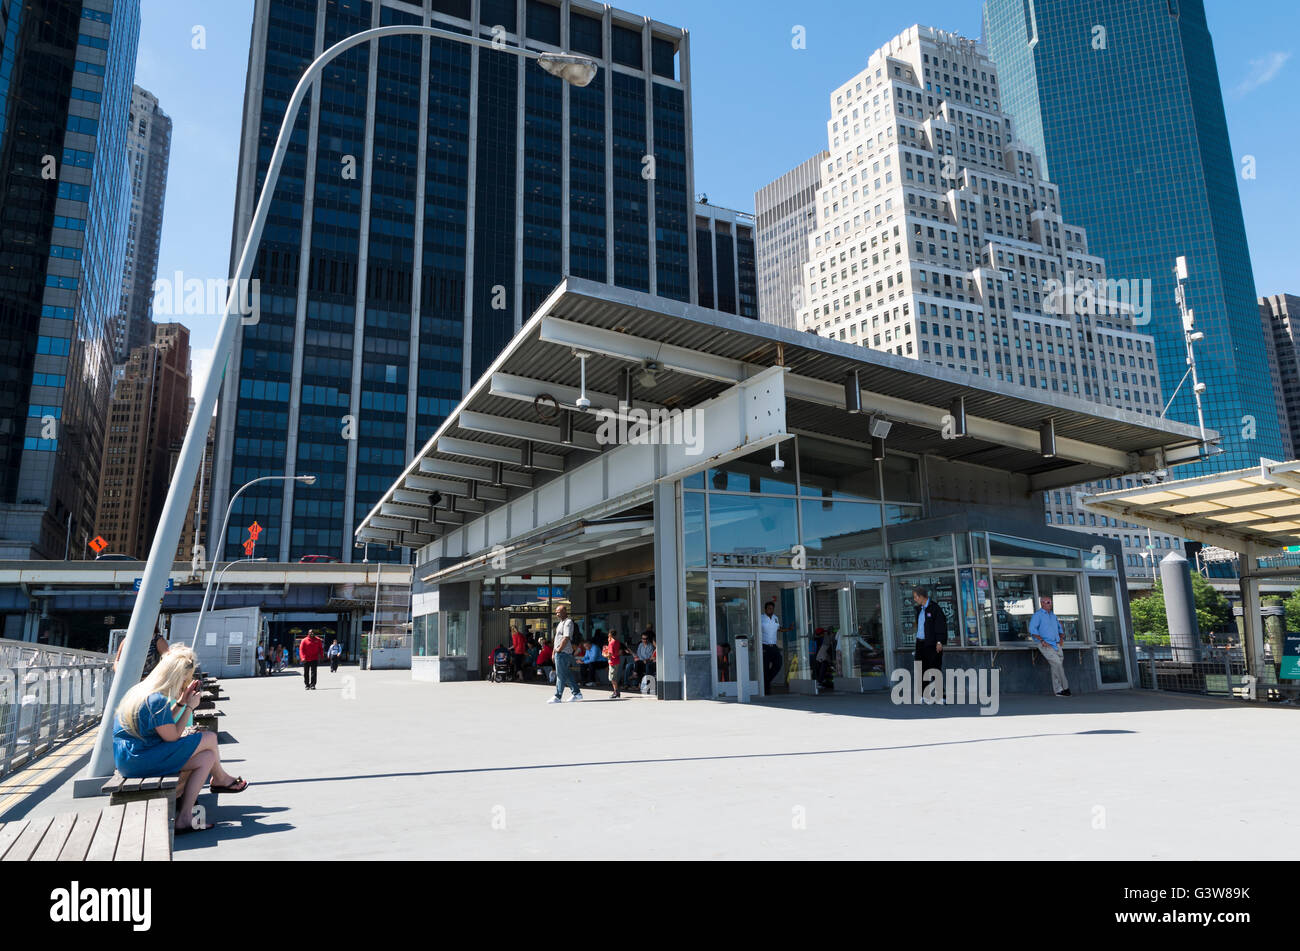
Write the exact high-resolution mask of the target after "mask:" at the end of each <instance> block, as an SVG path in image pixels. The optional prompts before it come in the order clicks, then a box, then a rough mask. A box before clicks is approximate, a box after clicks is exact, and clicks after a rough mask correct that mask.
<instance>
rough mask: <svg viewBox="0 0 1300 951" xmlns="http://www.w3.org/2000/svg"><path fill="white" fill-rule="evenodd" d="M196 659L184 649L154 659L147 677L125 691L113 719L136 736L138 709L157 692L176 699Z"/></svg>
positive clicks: (190, 675) (191, 671) (184, 685)
mask: <svg viewBox="0 0 1300 951" xmlns="http://www.w3.org/2000/svg"><path fill="white" fill-rule="evenodd" d="M197 667H198V658H197V657H195V656H194V651H193V650H191V649H190V648H188V647H173V648H171V649H170V650H169V651H167V653H165V654H163V655H162V657H160V658H159V659H158V666H157V667H155V668H154V669H153V670H152V671H150V672H149V676H147V677H145V679H144V680H142V681H140V682H139V683H138V684H136V685H135V686H134V687H132V688H131V689H130V690H128V691H127V692H126V696H124V697H123V698H122V702H121V703H119V704H118V705H117V718H118V719H119V720H120V721H122V726H123V727H125V728H126V731H127V732H128V733H130V734H131V735H132V736H137V737H138V736H140V708H141V707H143V706H144V705H145V703H146V702H147V701H148V699H149V697H150V696H151V695H153V694H155V693H160V694H162V695H163V696H164V697H167V698H168V699H169V700H170V699H179V698H180V696H181V695H182V694H184V693H185V688H186V687H187V686H189V683H190V681H191V680H193V679H194V671H195V669H196V668H197Z"/></svg>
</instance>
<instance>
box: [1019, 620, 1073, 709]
mask: <svg viewBox="0 0 1300 951" xmlns="http://www.w3.org/2000/svg"><path fill="white" fill-rule="evenodd" d="M1038 603H1039V609H1038V610H1037V611H1035V612H1034V616H1033V617H1032V618H1030V619H1029V636H1030V637H1032V638H1033V639H1034V640H1035V641H1037V642H1038V652H1039V653H1040V654H1042V655H1043V657H1044V658H1046V659H1047V666H1048V667H1049V668H1051V671H1052V692H1053V693H1055V694H1056V695H1057V696H1058V697H1068V696H1070V682H1069V681H1068V680H1066V679H1065V662H1064V656H1065V655H1064V653H1063V652H1062V651H1061V637H1062V636H1063V635H1064V634H1065V628H1064V627H1062V626H1061V619H1060V618H1058V617H1057V616H1056V615H1055V614H1054V613H1053V612H1052V599H1051V598H1039V600H1038Z"/></svg>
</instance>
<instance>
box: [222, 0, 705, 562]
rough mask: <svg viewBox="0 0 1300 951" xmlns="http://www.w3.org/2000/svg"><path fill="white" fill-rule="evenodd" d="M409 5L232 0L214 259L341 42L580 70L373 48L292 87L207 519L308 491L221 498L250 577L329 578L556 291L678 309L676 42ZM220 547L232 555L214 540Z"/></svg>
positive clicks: (578, 10) (527, 14)
mask: <svg viewBox="0 0 1300 951" xmlns="http://www.w3.org/2000/svg"><path fill="white" fill-rule="evenodd" d="M423 6H424V9H423V11H421V10H420V9H419V7H418V6H416V7H413V6H412V5H411V4H408V3H403V2H397V0H391V2H390V0H383V2H378V0H377V2H369V0H257V2H256V4H255V7H254V16H253V31H252V40H251V44H250V53H249V71H248V84H247V94H246V101H245V109H244V133H243V143H242V148H241V153H240V156H241V157H240V167H239V185H238V192H237V196H236V207H235V228H234V243H233V244H234V253H235V254H237V253H238V250H239V248H240V246H241V245H242V241H243V238H244V235H245V234H246V233H247V228H248V225H249V222H250V221H251V219H252V214H253V209H254V204H255V201H256V199H257V197H258V194H259V189H260V187H261V182H262V180H263V177H264V174H265V166H266V162H267V161H268V159H269V156H270V153H271V151H272V148H273V145H274V141H275V138H276V135H277V133H278V129H279V125H280V122H281V121H282V119H283V115H284V110H285V108H286V104H287V102H288V99H289V96H290V94H291V92H292V90H293V87H294V85H295V84H296V83H297V81H298V79H299V77H300V76H301V75H302V73H303V71H304V70H305V69H306V67H307V65H308V64H309V63H310V62H311V61H312V59H313V58H314V57H315V56H316V55H318V54H319V53H320V52H321V51H323V50H324V49H325V48H327V47H328V46H330V45H332V44H334V43H336V42H337V41H338V40H340V39H342V38H343V37H345V36H348V35H351V34H354V33H357V32H359V31H361V30H365V29H367V28H370V27H372V26H381V25H394V24H404V23H409V24H428V25H433V26H437V27H441V28H444V29H447V30H450V31H453V32H461V33H466V32H473V33H474V34H475V35H478V36H481V37H484V38H487V39H491V38H492V37H493V36H497V37H500V38H503V39H504V40H505V42H507V43H509V44H511V45H518V44H519V43H524V44H526V45H527V46H529V47H530V48H533V49H536V50H571V51H573V52H577V53H582V54H585V55H588V56H591V57H593V58H595V59H597V60H598V61H599V63H600V65H601V68H600V71H599V74H598V75H597V76H596V78H595V80H594V81H593V82H592V83H591V84H590V85H589V86H587V87H586V88H581V89H580V88H576V87H572V86H569V85H568V84H566V83H564V82H562V81H561V80H559V79H557V78H555V77H552V76H550V75H548V74H547V73H546V72H544V71H543V70H542V69H541V68H540V67H539V66H538V65H537V63H536V61H533V60H525V59H523V58H522V57H519V56H516V55H514V54H511V53H508V52H498V51H493V50H490V49H483V48H479V47H470V46H467V45H465V44H463V43H458V42H455V41H452V40H440V39H436V38H420V37H412V38H405V37H397V38H390V39H386V40H384V41H383V42H382V44H376V43H372V44H369V45H366V46H361V47H358V48H356V49H354V50H351V51H349V52H348V53H347V54H345V55H344V56H343V57H341V58H340V59H338V60H336V61H335V63H334V64H333V65H332V66H330V68H329V69H328V71H327V72H326V74H325V76H324V77H323V79H322V81H321V82H320V83H319V84H318V85H317V91H318V92H319V95H312V96H311V97H310V99H309V103H308V105H307V106H305V107H304V109H303V114H302V116H301V117H300V118H299V119H298V126H297V128H298V130H299V133H298V135H296V136H295V138H294V140H293V143H292V146H291V147H290V150H289V153H288V156H287V159H286V161H285V164H284V169H283V172H282V174H281V176H280V181H279V185H278V187H277V189H276V192H275V200H274V202H273V203H272V206H271V209H270V217H269V220H268V223H267V228H266V232H265V236H264V239H263V241H262V244H261V247H260V249H259V252H258V255H257V260H256V265H255V268H254V277H255V278H256V279H258V280H259V281H260V308H259V315H258V317H257V322H256V323H251V321H250V322H246V323H247V325H246V326H243V327H242V328H241V333H240V336H239V338H238V340H237V343H236V349H235V351H234V354H233V357H232V360H231V363H230V368H229V370H228V372H227V374H226V377H225V384H224V389H223V393H222V398H221V410H220V417H219V422H218V433H217V457H216V459H217V461H216V472H215V478H214V483H213V486H214V494H213V498H212V513H213V520H214V521H216V520H217V519H218V518H219V516H221V515H222V514H224V512H225V510H226V506H227V500H228V499H229V498H230V497H231V495H232V493H234V492H236V491H237V490H238V489H239V488H240V487H241V486H243V485H244V484H245V483H247V482H248V481H250V480H251V479H253V478H256V477H258V476H263V475H289V476H292V475H294V474H298V473H302V474H306V473H311V474H315V475H316V476H318V480H317V482H316V484H315V485H314V486H310V487H304V486H298V485H295V484H294V483H293V482H286V483H283V485H280V484H276V483H270V484H264V485H261V486H256V487H254V488H253V489H250V490H249V491H248V492H247V493H245V494H244V495H242V496H241V497H240V498H239V499H238V500H237V501H236V505H235V511H234V513H233V515H232V518H231V524H232V525H240V526H242V525H246V524H248V523H249V522H250V521H251V520H252V519H257V520H258V521H259V522H260V523H261V524H262V525H263V526H265V528H266V531H265V533H264V534H263V536H262V538H263V541H264V543H265V545H266V548H265V550H266V551H267V552H268V554H269V555H270V556H271V557H277V556H278V557H280V558H282V559H295V560H296V559H297V558H299V557H301V556H302V555H307V554H331V555H336V556H338V557H341V558H343V559H344V560H347V561H351V560H352V559H353V558H354V554H355V553H354V550H353V542H352V533H353V528H354V526H355V525H356V523H357V522H358V521H359V520H360V519H361V518H362V517H363V516H364V515H365V514H366V513H367V512H368V511H369V510H370V508H371V507H372V506H373V504H374V503H375V501H376V500H377V499H378V498H379V496H380V495H381V494H382V493H383V492H384V490H385V489H387V488H388V486H389V485H390V484H391V482H392V479H393V477H394V475H395V474H396V473H397V472H399V471H400V470H401V468H402V466H403V465H404V464H405V462H406V460H407V459H409V458H411V456H412V455H413V454H414V452H415V449H416V447H417V445H422V444H423V443H424V442H425V441H426V440H427V439H428V438H429V437H430V436H431V435H432V434H433V432H434V431H435V430H436V428H437V426H438V425H439V423H440V422H441V421H442V420H443V419H444V418H445V416H446V414H447V413H448V412H449V411H450V410H451V408H452V407H453V406H455V405H456V404H457V403H458V402H459V400H460V399H461V396H462V394H463V393H464V391H465V390H466V388H467V387H468V386H469V384H470V382H471V381H473V380H475V379H477V378H478V376H479V375H480V374H481V373H482V371H483V370H484V369H485V368H486V367H487V366H488V365H489V364H490V363H491V361H492V360H493V359H494V358H495V357H496V355H497V353H498V352H499V351H500V349H501V348H502V347H503V346H504V344H505V343H506V342H507V341H508V340H510V339H511V337H512V336H513V335H514V333H515V332H516V329H517V328H518V327H519V326H520V325H521V323H522V321H524V320H525V319H527V317H528V316H529V315H531V314H532V312H533V311H534V309H535V308H536V307H537V306H538V304H539V303H540V302H541V301H542V300H543V299H544V298H545V297H546V296H547V295H548V294H549V293H550V292H551V290H552V289H553V288H554V287H555V286H556V284H558V283H559V282H560V281H561V280H562V279H563V277H564V276H565V275H574V276H577V277H583V278H587V279H591V280H598V281H604V282H608V283H611V284H615V285H618V286H620V287H627V288H632V289H635V290H640V291H646V292H649V293H653V294H658V295H660V296H664V297H669V298H673V299H676V300H682V301H691V300H693V299H694V291H693V288H694V285H695V275H694V267H695V265H694V260H695V255H694V229H693V228H692V227H691V224H692V219H693V215H692V202H691V196H692V195H693V193H694V192H693V188H694V183H693V180H692V175H693V172H692V155H691V115H690V102H691V100H690V57H689V40H688V37H687V34H686V33H685V31H683V30H680V29H677V28H674V27H670V26H666V25H664V24H660V23H657V22H654V21H651V20H648V19H646V18H645V17H641V16H634V15H631V14H627V13H623V12H621V11H618V10H614V9H611V8H609V7H607V6H604V5H601V4H597V3H592V2H586V0H562V2H561V0H473V2H471V0H431V2H426V3H425V4H424V5H423ZM380 49H382V52H379V50H380ZM223 541H224V543H225V544H224V549H225V550H224V555H225V556H227V557H231V556H234V555H235V554H236V553H237V551H238V547H237V546H238V542H239V537H238V533H237V532H236V531H234V530H233V529H232V530H231V532H230V534H229V535H228V537H227V538H226V539H224V540H223ZM218 547H221V546H219V545H213V544H210V545H209V552H214V551H215V549H216V548H218ZM371 556H372V558H373V557H375V556H376V553H374V552H372V553H371ZM214 557H215V555H214ZM355 557H357V558H358V559H359V558H360V555H359V554H355ZM380 557H382V553H381V554H380ZM394 557H396V556H394Z"/></svg>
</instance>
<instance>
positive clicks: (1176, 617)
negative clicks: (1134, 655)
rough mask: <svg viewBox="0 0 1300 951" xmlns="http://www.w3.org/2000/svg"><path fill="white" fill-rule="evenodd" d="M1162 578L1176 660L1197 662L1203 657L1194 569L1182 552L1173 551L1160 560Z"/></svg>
mask: <svg viewBox="0 0 1300 951" xmlns="http://www.w3.org/2000/svg"><path fill="white" fill-rule="evenodd" d="M1160 581H1161V584H1162V586H1163V587H1164V593H1165V617H1166V618H1167V619H1168V621H1169V644H1170V646H1171V647H1173V655H1174V660H1176V661H1179V662H1181V663H1184V664H1187V663H1195V662H1196V661H1199V660H1200V659H1201V628H1200V625H1199V624H1198V623H1197V621H1196V598H1195V597H1194V596H1193V595H1192V573H1191V569H1190V567H1189V566H1188V564H1187V559H1186V558H1185V557H1183V554H1182V552H1178V551H1171V552H1170V553H1169V554H1168V555H1166V556H1165V557H1164V560H1162V561H1161V562H1160Z"/></svg>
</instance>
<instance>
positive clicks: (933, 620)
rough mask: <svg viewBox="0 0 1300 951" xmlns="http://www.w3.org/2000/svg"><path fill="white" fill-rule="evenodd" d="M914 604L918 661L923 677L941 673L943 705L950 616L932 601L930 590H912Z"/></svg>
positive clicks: (920, 587)
mask: <svg viewBox="0 0 1300 951" xmlns="http://www.w3.org/2000/svg"><path fill="white" fill-rule="evenodd" d="M912 603H913V604H914V605H916V609H917V611H916V659H917V660H918V661H920V663H921V676H922V677H924V676H925V674H926V672H927V671H930V670H937V671H938V672H939V703H943V702H944V696H943V646H944V645H945V644H947V643H948V616H947V615H946V614H944V613H943V608H942V607H940V606H939V605H938V604H936V603H935V602H934V601H931V600H930V590H929V589H928V588H925V587H922V586H921V585H917V586H916V587H915V588H913V589H912Z"/></svg>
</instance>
